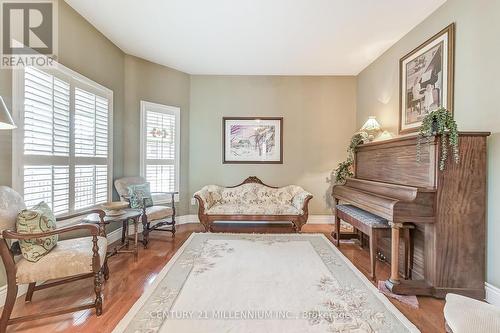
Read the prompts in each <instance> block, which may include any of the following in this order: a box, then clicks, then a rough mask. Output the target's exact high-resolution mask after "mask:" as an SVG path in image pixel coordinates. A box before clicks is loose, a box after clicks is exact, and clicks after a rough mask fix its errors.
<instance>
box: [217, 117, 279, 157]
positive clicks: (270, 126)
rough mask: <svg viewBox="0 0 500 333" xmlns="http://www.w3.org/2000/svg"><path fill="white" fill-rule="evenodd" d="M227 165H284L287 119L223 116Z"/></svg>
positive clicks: (224, 151)
mask: <svg viewBox="0 0 500 333" xmlns="http://www.w3.org/2000/svg"><path fill="white" fill-rule="evenodd" d="M222 155H223V163H224V164H283V117H223V118H222Z"/></svg>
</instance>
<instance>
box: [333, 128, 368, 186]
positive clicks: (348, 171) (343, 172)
mask: <svg viewBox="0 0 500 333" xmlns="http://www.w3.org/2000/svg"><path fill="white" fill-rule="evenodd" d="M367 141H368V135H367V134H366V133H365V132H358V133H356V134H354V135H353V137H352V138H351V142H350V143H349V148H347V153H348V156H347V160H346V161H344V162H340V163H339V164H338V166H337V168H336V169H335V170H333V175H334V178H335V184H338V185H340V184H344V183H345V181H346V179H347V178H350V177H353V176H354V172H353V170H352V166H353V164H354V152H355V150H356V147H357V146H358V145H359V144H362V143H365V142H367Z"/></svg>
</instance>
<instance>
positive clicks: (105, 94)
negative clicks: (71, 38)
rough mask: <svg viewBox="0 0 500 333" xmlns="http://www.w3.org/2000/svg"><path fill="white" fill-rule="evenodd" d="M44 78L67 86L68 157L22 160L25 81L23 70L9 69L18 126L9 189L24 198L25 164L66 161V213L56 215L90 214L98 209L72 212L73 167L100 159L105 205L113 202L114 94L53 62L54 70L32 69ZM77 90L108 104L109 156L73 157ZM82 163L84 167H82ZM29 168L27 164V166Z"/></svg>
mask: <svg viewBox="0 0 500 333" xmlns="http://www.w3.org/2000/svg"><path fill="white" fill-rule="evenodd" d="M33 67H34V68H36V69H38V70H41V71H43V72H45V73H47V74H50V75H53V76H55V77H57V78H59V79H61V80H64V81H66V82H68V83H69V85H70V115H69V116H70V118H69V129H70V138H69V142H70V147H69V155H68V157H63V156H30V155H28V157H27V158H25V155H24V84H25V83H24V78H25V69H24V68H16V69H12V117H13V119H14V122H15V123H16V125H17V129H15V130H14V131H13V133H12V188H13V189H14V190H16V191H17V192H18V193H20V194H21V196H22V197H24V172H23V170H24V165H25V164H26V163H25V161H26V160H31V161H35V160H36V161H40V163H37V164H36V165H43V163H44V161H46V163H47V165H54V164H53V163H52V162H53V161H54V160H56V159H60V160H61V161H62V160H68V167H69V208H68V212H67V213H63V214H61V215H58V217H64V216H66V215H71V214H75V213H78V212H82V211H85V210H89V209H92V208H95V207H97V206H100V204H97V205H94V206H90V207H86V208H81V209H75V166H76V165H91V164H94V165H95V164H101V165H102V162H103V159H105V160H106V163H105V165H107V172H108V176H107V183H108V184H107V189H108V191H107V192H108V193H107V194H108V195H107V201H112V196H113V110H114V106H113V91H112V90H111V89H108V88H106V87H104V86H103V85H101V84H99V83H97V82H95V81H93V80H91V79H89V78H87V77H85V76H84V75H82V74H79V73H77V72H75V71H73V70H71V69H69V68H67V67H65V66H64V65H61V64H59V63H56V62H54V67H51V68H40V67H36V66H33ZM76 88H80V89H83V90H85V91H87V92H90V93H93V94H95V95H99V96H101V97H102V98H105V99H107V100H108V154H107V157H106V158H103V157H83V156H76V155H75V89H76ZM82 163H83V164H82ZM28 164H29V163H28Z"/></svg>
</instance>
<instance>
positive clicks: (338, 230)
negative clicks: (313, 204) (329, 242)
mask: <svg viewBox="0 0 500 333" xmlns="http://www.w3.org/2000/svg"><path fill="white" fill-rule="evenodd" d="M335 233H336V234H337V239H336V240H335V243H336V244H335V245H336V246H337V247H339V246H340V218H338V217H337V215H335Z"/></svg>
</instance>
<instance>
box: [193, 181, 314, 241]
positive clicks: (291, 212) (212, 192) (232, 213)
mask: <svg viewBox="0 0 500 333" xmlns="http://www.w3.org/2000/svg"><path fill="white" fill-rule="evenodd" d="M194 197H195V198H196V200H198V217H199V219H200V222H201V223H202V224H203V226H204V227H205V230H206V231H212V225H213V222H214V221H290V222H292V223H293V226H294V229H295V231H296V232H300V230H301V228H302V226H303V225H304V224H305V223H306V222H307V217H308V208H307V205H308V204H309V200H311V199H312V195H311V194H310V193H309V192H307V191H304V190H303V189H302V188H301V187H300V186H296V185H289V186H285V187H280V188H278V187H273V186H269V185H266V184H264V183H263V182H262V181H261V180H260V179H259V178H257V177H249V178H247V179H245V181H243V183H241V184H239V185H237V186H232V187H222V186H217V185H207V186H205V187H203V188H202V189H201V190H199V191H198V192H196V193H195V194H194Z"/></svg>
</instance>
